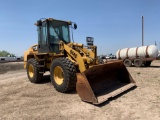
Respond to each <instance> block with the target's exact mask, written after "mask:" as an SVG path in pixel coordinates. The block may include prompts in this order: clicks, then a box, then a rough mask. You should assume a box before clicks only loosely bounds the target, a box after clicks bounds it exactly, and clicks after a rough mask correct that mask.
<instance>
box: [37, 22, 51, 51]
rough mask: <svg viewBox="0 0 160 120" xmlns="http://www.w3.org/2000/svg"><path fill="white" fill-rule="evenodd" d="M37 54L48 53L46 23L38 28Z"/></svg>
mask: <svg viewBox="0 0 160 120" xmlns="http://www.w3.org/2000/svg"><path fill="white" fill-rule="evenodd" d="M38 52H39V53H47V52H49V46H48V29H47V23H46V22H43V23H42V26H38Z"/></svg>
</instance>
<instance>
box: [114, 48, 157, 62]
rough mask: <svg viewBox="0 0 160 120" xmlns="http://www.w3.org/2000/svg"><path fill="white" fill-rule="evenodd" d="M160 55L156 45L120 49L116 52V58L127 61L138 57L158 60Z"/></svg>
mask: <svg viewBox="0 0 160 120" xmlns="http://www.w3.org/2000/svg"><path fill="white" fill-rule="evenodd" d="M158 53H159V52H158V48H157V47H156V46H155V45H149V46H141V47H134V48H124V49H119V50H118V51H117V52H116V57H117V59H125V58H130V59H134V58H136V57H139V58H145V57H148V58H156V57H157V55H158Z"/></svg>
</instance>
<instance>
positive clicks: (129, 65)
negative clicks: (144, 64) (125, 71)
mask: <svg viewBox="0 0 160 120" xmlns="http://www.w3.org/2000/svg"><path fill="white" fill-rule="evenodd" d="M123 63H124V65H125V66H126V67H131V66H132V61H131V60H130V59H125V60H124V62H123Z"/></svg>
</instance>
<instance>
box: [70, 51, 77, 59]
mask: <svg viewBox="0 0 160 120" xmlns="http://www.w3.org/2000/svg"><path fill="white" fill-rule="evenodd" d="M70 54H71V55H73V57H74V58H77V54H76V53H75V52H74V51H73V50H70Z"/></svg>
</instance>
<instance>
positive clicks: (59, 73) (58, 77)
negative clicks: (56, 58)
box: [53, 66, 64, 85]
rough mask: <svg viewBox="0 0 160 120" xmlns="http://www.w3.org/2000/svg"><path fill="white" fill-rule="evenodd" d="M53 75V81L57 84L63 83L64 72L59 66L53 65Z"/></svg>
mask: <svg viewBox="0 0 160 120" xmlns="http://www.w3.org/2000/svg"><path fill="white" fill-rule="evenodd" d="M53 77H54V80H55V82H56V83H57V84H58V85H61V84H62V83H63V80H64V73H63V70H62V68H61V67H60V66H57V67H55V69H54V71H53Z"/></svg>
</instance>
